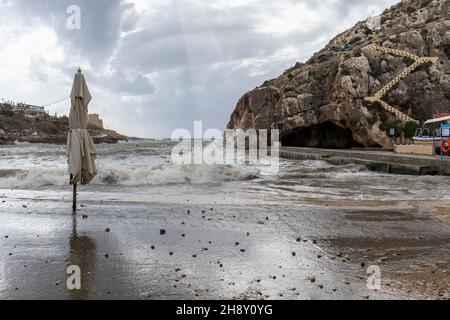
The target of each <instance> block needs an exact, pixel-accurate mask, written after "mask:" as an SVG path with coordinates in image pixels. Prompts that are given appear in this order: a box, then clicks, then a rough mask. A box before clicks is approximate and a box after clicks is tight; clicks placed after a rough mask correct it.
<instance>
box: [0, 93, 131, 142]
mask: <svg viewBox="0 0 450 320" xmlns="http://www.w3.org/2000/svg"><path fill="white" fill-rule="evenodd" d="M88 121H89V124H88V129H89V132H90V134H91V136H92V138H93V139H94V142H95V143H117V142H119V141H127V140H128V139H129V138H128V137H127V136H125V135H122V134H119V133H117V132H116V131H114V130H108V129H105V128H104V126H103V120H102V119H101V118H100V116H99V115H98V114H90V115H89V116H88ZM68 131H69V118H68V117H67V116H58V115H56V114H55V115H54V116H52V115H50V114H49V113H48V111H47V110H45V108H44V107H40V106H35V105H29V104H26V103H16V102H13V101H2V102H1V103H0V145H7V144H14V143H16V142H29V143H52V144H65V143H66V141H67V132H68Z"/></svg>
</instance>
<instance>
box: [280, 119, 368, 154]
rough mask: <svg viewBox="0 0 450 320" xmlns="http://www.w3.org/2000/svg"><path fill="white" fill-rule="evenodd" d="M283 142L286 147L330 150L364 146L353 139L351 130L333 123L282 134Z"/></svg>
mask: <svg viewBox="0 0 450 320" xmlns="http://www.w3.org/2000/svg"><path fill="white" fill-rule="evenodd" d="M281 142H282V145H283V146H286V147H308V148H329V149H347V148H357V147H363V145H361V144H360V143H358V142H357V141H355V139H353V134H352V131H351V130H350V129H347V128H343V127H340V126H338V125H336V124H334V123H331V122H326V123H322V124H318V125H314V126H310V127H307V128H300V129H295V130H291V131H289V132H286V133H285V134H282V137H281Z"/></svg>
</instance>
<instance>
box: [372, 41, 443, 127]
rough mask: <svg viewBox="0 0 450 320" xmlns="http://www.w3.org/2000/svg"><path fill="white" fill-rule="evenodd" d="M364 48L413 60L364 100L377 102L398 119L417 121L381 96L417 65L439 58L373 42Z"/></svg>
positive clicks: (432, 61) (435, 61) (434, 61)
mask: <svg viewBox="0 0 450 320" xmlns="http://www.w3.org/2000/svg"><path fill="white" fill-rule="evenodd" d="M364 50H368V51H379V52H382V53H386V54H391V55H394V56H400V57H406V58H409V59H411V60H414V62H413V64H411V65H410V66H408V67H407V68H406V69H405V70H403V71H402V72H400V73H399V74H398V75H397V76H396V77H395V78H394V79H392V80H391V81H389V82H388V83H387V84H386V85H385V86H384V87H383V88H381V90H379V91H378V92H377V93H375V95H374V96H372V97H366V98H364V100H365V101H368V102H372V103H376V102H378V103H379V104H380V105H381V106H382V107H383V109H385V110H386V111H388V112H390V113H392V114H393V115H394V116H395V117H396V118H397V119H399V120H401V121H405V122H408V121H414V122H419V121H417V120H415V119H412V118H411V117H409V116H407V115H406V114H404V113H403V112H401V111H400V110H398V109H397V108H394V107H393V106H391V105H389V104H388V103H386V102H385V101H383V100H382V98H383V97H385V96H386V95H387V94H388V93H389V92H390V91H391V90H392V89H393V88H394V87H395V86H396V85H397V84H398V83H399V82H400V81H402V80H403V79H404V78H406V77H407V76H409V75H410V74H411V73H412V72H414V71H415V70H416V69H417V68H418V67H419V66H421V65H423V64H426V63H432V64H434V63H437V61H438V60H439V58H436V57H419V56H416V55H414V54H412V53H409V52H407V51H403V50H397V49H391V48H385V47H381V46H378V45H375V44H371V45H368V46H367V47H365V48H364Z"/></svg>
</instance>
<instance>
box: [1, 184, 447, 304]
mask: <svg viewBox="0 0 450 320" xmlns="http://www.w3.org/2000/svg"><path fill="white" fill-rule="evenodd" d="M239 202H240V204H239ZM446 206H448V202H445V203H440V204H439V205H436V206H430V203H424V202H423V201H358V200H352V201H350V200H349V201H316V200H310V201H298V202H292V203H289V204H282V203H275V202H273V201H263V200H261V199H251V198H244V199H243V198H234V197H228V196H221V197H218V196H217V197H201V196H199V197H195V196H178V197H170V196H140V197H138V196H134V197H133V195H132V194H116V195H114V194H108V193H104V194H102V193H95V194H90V193H81V194H80V208H79V212H78V213H77V214H76V215H73V214H72V212H71V202H70V192H54V193H49V192H42V191H41V192H40V191H23V190H22V191H17V190H0V212H1V214H0V253H1V259H0V272H1V277H0V279H1V280H0V298H1V299H119V298H120V299H385V298H397V299H416V298H425V299H445V298H449V297H450V292H449V289H448V288H449V284H450V283H449V280H450V277H449V275H448V271H449V270H448V266H449V259H448V257H449V256H450V255H449V252H450V245H449V243H450V241H449V240H450V227H449V225H450V224H449V222H450V220H449V215H448V210H447V211H445V210H446V209H445V208H446ZM72 264H77V265H79V266H80V268H81V270H82V274H83V276H82V290H79V291H77V290H75V291H70V290H68V289H67V287H66V279H67V275H66V268H67V266H68V265H72ZM370 265H378V266H379V267H380V269H381V271H382V274H381V282H382V286H381V289H380V290H376V291H374V290H369V289H368V287H367V277H368V275H367V273H366V272H367V267H368V266H370Z"/></svg>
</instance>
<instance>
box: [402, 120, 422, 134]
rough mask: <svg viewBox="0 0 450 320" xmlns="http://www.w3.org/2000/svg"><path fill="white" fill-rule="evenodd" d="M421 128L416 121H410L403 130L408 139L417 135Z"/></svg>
mask: <svg viewBox="0 0 450 320" xmlns="http://www.w3.org/2000/svg"><path fill="white" fill-rule="evenodd" d="M418 128H420V125H419V124H418V123H417V122H414V121H408V122H407V123H406V124H405V128H404V129H403V132H404V133H405V137H406V138H412V137H414V136H415V135H416V131H417V129H418Z"/></svg>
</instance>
